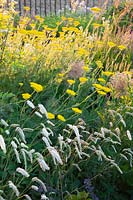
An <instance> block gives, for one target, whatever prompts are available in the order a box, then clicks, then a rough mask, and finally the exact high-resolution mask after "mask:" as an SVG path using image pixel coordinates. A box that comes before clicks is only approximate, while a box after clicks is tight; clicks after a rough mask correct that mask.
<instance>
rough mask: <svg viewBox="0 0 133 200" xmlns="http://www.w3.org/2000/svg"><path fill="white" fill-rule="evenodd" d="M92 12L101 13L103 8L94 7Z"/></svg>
mask: <svg viewBox="0 0 133 200" xmlns="http://www.w3.org/2000/svg"><path fill="white" fill-rule="evenodd" d="M90 10H91V11H93V12H94V13H99V12H101V8H98V7H92V8H90Z"/></svg>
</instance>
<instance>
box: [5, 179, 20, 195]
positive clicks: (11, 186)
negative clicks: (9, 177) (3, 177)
mask: <svg viewBox="0 0 133 200" xmlns="http://www.w3.org/2000/svg"><path fill="white" fill-rule="evenodd" d="M8 185H9V188H11V189H12V190H13V192H15V194H16V196H17V197H18V196H19V194H20V193H19V190H18V189H17V187H16V185H14V183H13V182H12V181H8Z"/></svg>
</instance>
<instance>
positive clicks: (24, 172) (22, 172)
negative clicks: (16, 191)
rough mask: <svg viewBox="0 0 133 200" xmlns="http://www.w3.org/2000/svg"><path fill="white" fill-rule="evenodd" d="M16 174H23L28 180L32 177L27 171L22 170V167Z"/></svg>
mask: <svg viewBox="0 0 133 200" xmlns="http://www.w3.org/2000/svg"><path fill="white" fill-rule="evenodd" d="M16 172H18V173H20V174H22V175H23V176H25V177H26V178H28V177H29V176H30V175H29V173H28V172H27V171H26V170H25V169H22V168H20V167H18V168H17V169H16Z"/></svg>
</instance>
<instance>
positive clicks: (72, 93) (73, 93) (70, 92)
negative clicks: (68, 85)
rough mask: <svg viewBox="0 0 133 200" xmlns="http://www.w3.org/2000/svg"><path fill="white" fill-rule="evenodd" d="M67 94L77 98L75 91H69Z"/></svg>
mask: <svg viewBox="0 0 133 200" xmlns="http://www.w3.org/2000/svg"><path fill="white" fill-rule="evenodd" d="M66 93H67V94H69V95H71V96H75V95H76V92H74V91H73V90H70V89H67V90H66Z"/></svg>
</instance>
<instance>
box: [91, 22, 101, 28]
mask: <svg viewBox="0 0 133 200" xmlns="http://www.w3.org/2000/svg"><path fill="white" fill-rule="evenodd" d="M92 25H93V27H94V28H99V27H101V26H102V24H97V23H93V24H92Z"/></svg>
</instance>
